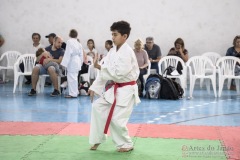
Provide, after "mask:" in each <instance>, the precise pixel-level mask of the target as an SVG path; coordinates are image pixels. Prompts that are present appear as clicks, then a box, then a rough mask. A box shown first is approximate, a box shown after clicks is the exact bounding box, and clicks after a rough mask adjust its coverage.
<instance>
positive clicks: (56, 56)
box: [28, 36, 64, 96]
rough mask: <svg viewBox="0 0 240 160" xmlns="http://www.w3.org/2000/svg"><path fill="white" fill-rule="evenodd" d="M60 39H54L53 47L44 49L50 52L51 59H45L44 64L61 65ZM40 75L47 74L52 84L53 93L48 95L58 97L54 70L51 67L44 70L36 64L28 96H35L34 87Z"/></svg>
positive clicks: (62, 53) (62, 50)
mask: <svg viewBox="0 0 240 160" xmlns="http://www.w3.org/2000/svg"><path fill="white" fill-rule="evenodd" d="M62 42H63V40H62V38H61V37H59V36H56V37H54V40H53V45H51V46H49V47H47V48H45V49H46V51H48V52H50V54H51V55H52V57H53V58H47V59H46V60H45V61H46V62H45V63H48V62H49V61H51V62H56V63H58V64H60V63H61V61H62V58H63V55H64V49H62V48H61V45H62ZM42 74H49V76H50V78H51V81H52V83H53V87H54V91H53V92H52V93H51V94H50V95H51V96H58V95H60V92H59V90H58V78H57V73H56V71H55V68H54V67H53V66H50V67H48V69H47V70H46V69H45V68H44V67H43V66H42V65H41V64H37V65H36V66H35V67H34V68H33V71H32V89H31V91H30V92H29V94H28V95H29V96H34V95H36V86H37V82H38V78H39V75H42Z"/></svg>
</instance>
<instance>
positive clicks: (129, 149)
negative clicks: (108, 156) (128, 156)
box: [117, 147, 133, 152]
mask: <svg viewBox="0 0 240 160" xmlns="http://www.w3.org/2000/svg"><path fill="white" fill-rule="evenodd" d="M132 150H133V147H130V148H119V149H118V150H117V151H118V152H129V151H132Z"/></svg>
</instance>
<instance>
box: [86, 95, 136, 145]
mask: <svg viewBox="0 0 240 160" xmlns="http://www.w3.org/2000/svg"><path fill="white" fill-rule="evenodd" d="M117 101H118V99H117ZM133 105H134V99H133V98H132V100H131V101H130V102H129V105H128V106H118V105H116V106H115V109H114V112H113V116H112V120H111V123H110V126H109V129H110V132H111V136H112V140H113V143H114V144H115V145H116V147H117V149H119V148H130V147H133V142H132V140H131V138H130V136H129V135H128V129H127V126H126V125H127V123H128V120H129V118H130V115H131V113H132V110H133ZM111 106H112V104H110V103H108V102H107V101H106V100H105V99H104V98H102V97H100V98H98V99H97V100H96V101H94V102H93V104H92V113H91V126H90V137H89V143H90V144H92V145H93V144H97V143H103V142H105V140H106V135H105V134H104V133H103V132H104V128H105V124H106V121H107V117H108V114H109V111H110V108H111Z"/></svg>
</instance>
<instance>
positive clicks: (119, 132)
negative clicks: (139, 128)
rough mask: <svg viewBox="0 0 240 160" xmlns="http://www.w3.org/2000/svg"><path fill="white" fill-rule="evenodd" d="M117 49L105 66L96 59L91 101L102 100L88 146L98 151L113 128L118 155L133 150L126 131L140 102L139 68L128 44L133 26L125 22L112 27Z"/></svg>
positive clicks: (96, 107) (97, 103) (96, 105)
mask: <svg viewBox="0 0 240 160" xmlns="http://www.w3.org/2000/svg"><path fill="white" fill-rule="evenodd" d="M110 29H111V31H112V40H113V43H114V44H115V46H114V47H113V48H112V49H110V51H109V52H108V54H107V56H106V57H105V58H104V63H103V64H102V65H99V64H98V58H97V57H98V56H95V61H94V67H95V68H97V69H99V74H98V76H97V79H96V80H95V81H94V83H93V84H92V86H91V87H90V96H91V101H93V96H94V94H97V95H99V96H100V97H99V98H98V99H97V100H96V101H94V102H93V104H92V113H91V127H90V138H89V143H90V144H92V145H93V146H92V147H91V148H90V149H91V150H96V149H97V148H98V146H99V145H100V144H101V143H103V142H104V141H105V140H106V134H107V131H108V127H109V125H110V130H111V135H112V140H113V142H114V143H115V145H116V147H117V151H118V152H128V151H131V150H133V142H132V140H131V138H130V136H129V135H128V129H127V127H126V125H127V122H128V120H129V117H130V115H131V113H132V110H133V105H136V104H137V103H139V102H140V99H139V97H138V87H137V84H136V80H137V79H138V75H139V67H138V63H137V59H136V56H135V53H134V52H133V50H132V48H131V47H130V46H129V45H128V44H127V43H126V40H127V38H128V37H129V34H130V30H131V28H130V24H129V23H128V22H126V21H119V22H115V23H113V24H112V26H111V28H110ZM108 80H112V81H114V83H113V84H112V87H110V88H109V89H108V90H107V91H105V92H103V93H102V91H103V90H104V86H105V83H106V82H107V81H108Z"/></svg>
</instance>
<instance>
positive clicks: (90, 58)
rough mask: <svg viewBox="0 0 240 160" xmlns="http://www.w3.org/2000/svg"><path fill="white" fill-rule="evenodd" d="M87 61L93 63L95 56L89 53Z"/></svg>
mask: <svg viewBox="0 0 240 160" xmlns="http://www.w3.org/2000/svg"><path fill="white" fill-rule="evenodd" d="M87 61H88V62H89V61H90V62H91V64H93V58H92V57H91V56H89V55H87Z"/></svg>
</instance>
